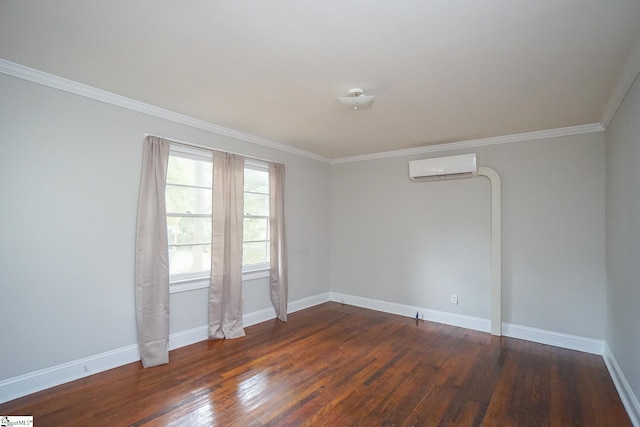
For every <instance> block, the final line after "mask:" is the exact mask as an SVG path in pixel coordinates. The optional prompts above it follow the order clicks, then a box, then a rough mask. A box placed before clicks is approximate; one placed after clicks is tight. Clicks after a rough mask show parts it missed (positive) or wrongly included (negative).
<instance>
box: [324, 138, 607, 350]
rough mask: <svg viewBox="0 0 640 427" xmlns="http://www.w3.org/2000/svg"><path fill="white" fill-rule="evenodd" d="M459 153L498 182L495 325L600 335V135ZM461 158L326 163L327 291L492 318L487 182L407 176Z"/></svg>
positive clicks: (602, 278) (602, 300) (602, 266)
mask: <svg viewBox="0 0 640 427" xmlns="http://www.w3.org/2000/svg"><path fill="white" fill-rule="evenodd" d="M466 152H477V153H478V154H479V158H480V164H481V165H483V166H489V167H492V168H494V169H495V170H496V171H497V172H498V173H499V174H500V175H501V177H502V181H503V321H505V322H508V323H514V324H518V325H522V326H529V327H535V328H541V329H547V330H551V331H557V332H563V333H569V334H575V335H579V336H584V337H590V338H596V339H604V337H605V326H604V325H605V252H604V248H605V225H604V224H605V146H604V133H593V134H587V135H578V136H569V137H561V138H552V139H547V140H539V141H530V142H521V143H514V144H505V145H494V146H488V147H482V148H477V149H472V150H467V151H466ZM459 153H460V151H455V152H442V153H437V154H431V155H423V156H414V157H402V158H391V159H384V160H372V161H364V162H358V163H346V164H339V165H335V166H334V168H333V175H332V186H331V188H332V195H331V290H332V291H336V292H340V293H345V294H351V295H357V296H362V297H368V298H374V299H380V300H385V301H391V302H396V303H400V304H405V305H414V306H419V307H425V308H428V309H435V310H440V311H446V312H451V313H456V314H464V315H469V316H476V317H482V318H488V317H489V259H490V258H489V257H490V252H489V251H490V240H489V239H490V205H489V201H490V200H489V184H488V181H486V180H485V179H484V178H472V179H465V180H452V181H440V182H426V183H412V182H410V181H409V179H408V172H407V166H408V161H409V160H412V159H415V158H426V157H438V156H443V155H451V154H459ZM451 294H457V295H458V296H459V304H458V305H457V306H455V305H452V304H450V302H449V298H450V295H451Z"/></svg>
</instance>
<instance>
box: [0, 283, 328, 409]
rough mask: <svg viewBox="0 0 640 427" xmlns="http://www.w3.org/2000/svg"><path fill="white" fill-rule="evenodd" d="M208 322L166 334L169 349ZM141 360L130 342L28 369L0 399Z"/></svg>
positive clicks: (267, 313)
mask: <svg viewBox="0 0 640 427" xmlns="http://www.w3.org/2000/svg"><path fill="white" fill-rule="evenodd" d="M327 301H329V293H328V292H326V293H324V294H320V295H314V296H312V297H308V298H303V299H300V300H296V301H292V302H290V303H289V310H288V312H289V313H293V312H294V311H298V310H302V309H305V308H308V307H312V306H314V305H318V304H321V303H323V302H327ZM275 318H276V312H275V310H274V309H273V308H272V307H269V308H266V309H264V310H258V311H255V312H251V313H247V314H244V315H243V316H242V321H243V324H244V326H251V325H255V324H258V323H261V322H265V321H267V320H271V319H275ZM208 332H209V328H208V326H207V325H204V326H198V327H196V328H193V329H189V330H186V331H181V332H176V333H173V334H171V335H170V336H169V350H175V349H177V348H180V347H184V346H187V345H191V344H195V343H197V342H200V341H204V340H206V339H207V338H208ZM138 360H140V352H139V351H138V345H137V344H132V345H128V346H126V347H122V348H119V349H115V350H111V351H107V352H104V353H100V354H96V355H93V356H89V357H85V358H82V359H78V360H74V361H71V362H67V363H63V364H61V365H56V366H52V367H50V368H45V369H41V370H39V371H35V372H29V373H27V374H24V375H20V376H17V377H13V378H9V379H6V380H3V381H0V403H4V402H8V401H10V400H13V399H17V398H19V397H22V396H26V395H28V394H31V393H36V392H38V391H41V390H45V389H47V388H51V387H55V386H57V385H61V384H64V383H68V382H70V381H74V380H77V379H80V378H84V377H87V376H89V375H93V374H97V373H99V372H103V371H106V370H109V369H113V368H117V367H118V366H122V365H126V364H128V363H132V362H136V361H138Z"/></svg>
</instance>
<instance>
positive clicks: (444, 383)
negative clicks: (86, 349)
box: [0, 303, 631, 427]
mask: <svg viewBox="0 0 640 427" xmlns="http://www.w3.org/2000/svg"><path fill="white" fill-rule="evenodd" d="M246 332H247V336H246V337H244V338H240V339H236V340H229V341H210V342H201V343H198V344H194V345H191V346H188V347H183V348H181V349H178V350H175V351H173V352H171V355H170V357H171V362H170V363H169V364H168V365H164V366H160V367H155V368H150V369H146V370H145V369H142V368H141V366H140V364H139V363H133V364H130V365H126V366H122V367H120V368H117V369H113V370H110V371H107V372H103V373H100V374H97V375H93V376H91V377H87V378H83V379H81V380H78V381H74V382H72V383H69V384H64V385H61V386H58V387H55V388H52V389H49V390H45V391H42V392H40V393H36V394H33V395H30V396H26V397H24V398H20V399H17V400H14V401H11V402H7V403H5V404H2V405H0V414H14V415H33V416H34V425H36V426H38V427H43V426H168V425H171V426H178V425H179V426H208V425H221V426H232V425H237V426H262V425H278V426H280V425H283V426H284V425H290V426H298V425H311V426H351V425H353V426H395V425H398V426H405V425H406V426H435V425H461V426H476V425H485V426H616V427H618V426H628V425H631V423H630V421H629V418H628V417H627V415H626V412H625V410H624V408H623V406H622V403H621V402H620V399H619V397H618V394H617V393H616V390H615V388H614V385H613V382H612V381H611V378H610V377H609V375H608V373H607V369H606V367H605V365H604V363H603V361H602V358H601V357H600V356H595V355H591V354H585V353H580V352H576V351H571V350H564V349H560V348H556V347H550V346H545V345H541V344H534V343H530V342H527V341H521V340H517V339H511V338H505V337H502V338H499V337H493V336H491V335H489V334H485V333H480V332H474V331H470V330H466V329H461V328H455V327H451V326H445V325H439V324H436V323H429V322H424V321H415V320H412V319H409V318H405V317H399V316H394V315H389V314H384V313H379V312H375V311H370V310H364V309H360V308H356V307H351V306H346V305H341V304H337V303H326V304H322V305H320V306H316V307H313V308H310V309H307V310H304V311H300V312H297V313H294V314H291V315H290V317H289V323H287V324H284V323H281V322H278V321H275V320H274V321H269V322H265V323H262V324H259V325H255V326H252V327H249V328H247V329H246Z"/></svg>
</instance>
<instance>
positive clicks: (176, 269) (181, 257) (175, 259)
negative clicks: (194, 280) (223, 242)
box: [169, 245, 211, 275]
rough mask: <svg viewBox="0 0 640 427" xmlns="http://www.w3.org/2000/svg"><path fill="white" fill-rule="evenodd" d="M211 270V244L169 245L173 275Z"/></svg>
mask: <svg viewBox="0 0 640 427" xmlns="http://www.w3.org/2000/svg"><path fill="white" fill-rule="evenodd" d="M209 270H211V245H202V246H200V245H198V246H179V247H175V246H169V271H170V272H171V274H172V275H175V274H185V273H197V272H200V271H209Z"/></svg>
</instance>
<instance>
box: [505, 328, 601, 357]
mask: <svg viewBox="0 0 640 427" xmlns="http://www.w3.org/2000/svg"><path fill="white" fill-rule="evenodd" d="M502 335H504V336H506V337H511V338H518V339H521V340H527V341H533V342H537V343H540V344H547V345H553V346H555V347H562V348H566V349H569V350H578V351H583V352H585V353H591V354H597V355H602V354H603V353H604V344H605V342H604V341H603V340H597V339H593V338H586V337H580V336H577V335H570V334H565V333H562V332H555V331H549V330H546V329H538V328H531V327H529V326H520V325H514V324H512V323H503V324H502Z"/></svg>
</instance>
